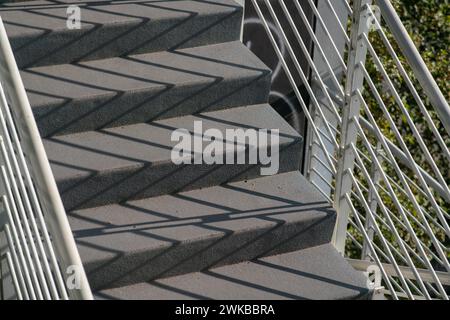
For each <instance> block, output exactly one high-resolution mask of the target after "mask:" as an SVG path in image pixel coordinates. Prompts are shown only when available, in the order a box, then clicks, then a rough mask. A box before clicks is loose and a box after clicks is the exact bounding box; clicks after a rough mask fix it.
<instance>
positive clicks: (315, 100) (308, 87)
mask: <svg viewBox="0 0 450 320" xmlns="http://www.w3.org/2000/svg"><path fill="white" fill-rule="evenodd" d="M280 1H281V0H280ZM264 2H265V4H266V6H267V8H268V9H269V13H270V15H271V17H272V18H273V20H274V22H275V24H276V25H277V27H278V29H279V30H278V31H279V32H280V35H281V37H282V38H283V40H284V43H285V45H286V48H287V49H288V52H289V55H290V56H291V59H292V61H293V62H294V65H295V68H296V70H297V72H298V74H299V75H300V78H301V79H302V82H303V85H304V86H305V88H306V90H307V91H308V94H309V98H310V99H311V100H312V102H313V104H314V105H315V107H316V110H317V112H318V113H319V115H320V117H321V119H322V121H323V122H324V125H325V128H326V129H327V131H328V133H329V135H330V137H333V133H332V131H331V128H330V126H329V125H328V121H326V118H325V115H324V114H323V111H322V109H321V108H320V106H319V102H318V101H317V98H316V96H315V94H314V92H313V90H312V89H311V86H310V85H309V82H308V79H307V77H306V75H305V73H304V72H303V70H302V67H301V65H300V63H299V62H298V59H297V57H296V55H295V53H294V50H293V49H292V46H291V43H290V42H289V40H288V38H287V36H286V34H285V33H284V30H283V27H282V26H281V23H280V21H279V20H278V17H277V15H276V13H275V11H274V10H273V7H272V5H271V4H270V1H269V0H264ZM333 144H334V145H335V147H336V148H337V147H338V144H337V141H336V140H334V141H333Z"/></svg>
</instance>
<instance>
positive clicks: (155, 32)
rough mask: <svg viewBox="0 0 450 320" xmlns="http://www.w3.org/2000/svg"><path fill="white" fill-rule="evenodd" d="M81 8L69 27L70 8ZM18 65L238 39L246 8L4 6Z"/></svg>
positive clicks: (99, 1)
mask: <svg viewBox="0 0 450 320" xmlns="http://www.w3.org/2000/svg"><path fill="white" fill-rule="evenodd" d="M71 4H75V5H78V6H79V7H80V9H81V11H80V13H81V25H80V27H81V28H80V29H69V28H68V24H67V21H68V16H69V14H67V7H68V6H69V5H71ZM0 15H1V17H2V19H3V21H4V23H5V26H6V30H7V32H8V35H9V38H10V41H11V44H12V47H13V50H14V53H15V56H16V60H17V62H18V65H19V66H20V67H31V66H38V65H50V64H58V63H59V64H62V63H70V62H75V61H83V60H94V59H103V58H108V57H117V56H124V55H130V54H137V53H144V52H155V51H163V50H167V49H174V48H186V47H194V46H199V45H207V44H212V43H220V42H226V41H233V40H238V39H239V35H240V28H241V21H242V8H241V7H240V6H239V5H238V4H237V3H235V2H234V1H232V0H214V1H184V0H179V1H164V0H134V1H109V0H95V1H93V0H88V1H77V0H63V1H57V2H55V1H28V2H22V3H10V4H3V5H2V6H1V7H0Z"/></svg>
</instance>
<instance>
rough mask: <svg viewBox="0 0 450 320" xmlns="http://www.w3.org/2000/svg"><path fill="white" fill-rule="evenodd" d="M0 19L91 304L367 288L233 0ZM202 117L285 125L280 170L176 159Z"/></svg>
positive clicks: (217, 122)
mask: <svg viewBox="0 0 450 320" xmlns="http://www.w3.org/2000/svg"><path fill="white" fill-rule="evenodd" d="M68 4H78V5H79V6H80V7H81V18H82V24H81V29H80V30H69V29H67V27H66V21H67V14H66V8H67V5H68ZM0 15H1V17H2V19H3V21H4V22H5V25H6V28H7V31H8V34H9V37H10V41H11V44H12V47H13V50H14V52H15V56H16V59H17V62H18V64H19V66H20V68H21V74H22V77H23V81H24V83H25V87H26V89H27V92H28V94H29V99H30V102H31V105H32V108H33V111H34V114H35V118H36V121H37V123H38V127H39V130H40V132H41V134H42V137H43V139H44V144H45V147H46V150H47V153H48V157H49V159H50V162H51V165H52V168H53V173H54V176H55V179H56V181H57V184H58V187H59V189H60V192H61V197H62V199H63V202H64V205H65V207H66V210H67V212H68V215H69V220H70V223H71V226H72V229H73V233H74V236H75V238H76V241H77V243H78V248H79V252H80V255H81V258H82V260H83V263H84V266H85V269H86V272H87V274H88V277H89V280H90V283H91V286H92V289H93V290H94V291H95V293H96V296H97V297H98V298H101V299H105V298H106V299H178V298H181V299H191V298H194V299H202V298H214V299H228V298H230V299H266V298H268V299H286V298H288V299H290V298H294V299H303V298H305V299H352V298H367V297H368V295H369V291H368V290H367V289H366V288H365V282H366V280H365V277H364V276H363V275H362V274H360V273H358V272H356V271H354V270H353V269H352V268H351V267H350V265H348V263H347V262H346V261H345V260H344V259H343V258H342V257H341V256H340V255H339V254H338V253H337V252H336V250H335V249H334V248H333V247H332V246H331V245H330V240H331V236H332V232H333V228H334V224H335V220H336V213H335V211H334V210H333V209H332V208H331V207H330V206H329V205H328V203H327V201H326V200H325V199H324V198H323V197H322V196H321V195H320V194H319V193H318V192H317V191H316V190H315V189H314V187H313V186H312V185H311V184H310V183H309V182H308V181H307V180H306V179H305V178H304V177H303V176H302V175H301V174H300V173H299V171H298V169H299V168H298V167H299V162H300V157H301V154H302V148H301V146H302V138H301V137H300V136H299V135H298V134H297V132H296V131H295V130H293V129H292V128H291V127H290V126H289V125H288V124H287V123H286V122H285V121H284V120H283V118H282V117H280V116H279V115H278V114H277V113H276V112H275V111H274V110H273V109H272V107H271V106H270V105H268V104H267V99H268V92H269V89H270V80H271V79H270V70H269V69H268V68H267V67H266V66H265V65H264V64H263V63H262V62H261V61H259V59H258V58H257V57H256V56H255V55H253V53H251V52H250V51H249V50H248V49H247V48H246V47H245V46H244V45H243V44H241V43H240V42H239V36H240V30H241V23H242V15H243V10H242V8H241V7H240V6H238V5H237V4H236V3H235V2H233V1H231V0H214V1H184V0H179V1H161V0H160V1H155V0H139V1H117V2H110V1H82V2H81V1H74V0H72V1H31V2H25V3H15V4H10V5H3V6H2V7H1V9H0ZM196 120H202V122H203V127H204V129H207V128H217V129H218V130H220V131H221V132H225V130H226V129H235V128H242V129H247V128H255V129H259V128H261V129H264V128H268V129H279V130H280V139H279V142H278V146H277V147H279V149H280V162H279V163H280V164H279V169H280V170H279V173H278V174H277V175H274V176H264V177H263V176H261V174H260V167H261V166H259V165H237V164H235V165H219V164H215V165H207V164H198V165H175V164H174V163H173V162H172V161H171V158H170V154H171V150H172V148H173V146H174V145H175V142H172V141H171V139H170V137H171V133H172V132H173V131H174V130H175V129H177V128H186V129H188V130H192V128H193V124H194V121H196ZM271 143H275V142H273V141H272V142H271ZM252 147H254V148H259V146H258V145H247V148H252ZM266 147H270V146H266Z"/></svg>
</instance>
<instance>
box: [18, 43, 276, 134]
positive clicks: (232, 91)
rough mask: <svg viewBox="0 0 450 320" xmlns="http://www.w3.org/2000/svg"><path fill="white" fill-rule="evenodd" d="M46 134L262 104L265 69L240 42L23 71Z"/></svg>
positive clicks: (267, 79)
mask: <svg viewBox="0 0 450 320" xmlns="http://www.w3.org/2000/svg"><path fill="white" fill-rule="evenodd" d="M21 74H22V78H23V81H24V83H25V87H26V88H27V91H28V96H29V99H30V103H31V105H32V107H33V112H34V114H35V117H36V120H37V124H38V127H39V129H40V132H41V134H42V135H43V136H50V135H55V134H63V133H73V132H81V131H87V130H96V129H100V128H104V127H115V126H119V125H124V124H133V123H141V122H148V121H153V120H157V119H163V118H169V117H176V116H182V115H187V114H194V113H198V112H206V111H213V110H218V109H223V108H229V107H233V106H243V105H250V104H258V103H265V102H267V100H268V92H269V88H270V70H269V69H267V67H266V66H265V65H264V64H263V63H261V61H259V59H258V58H257V57H256V56H255V55H253V53H251V52H250V51H249V50H248V49H247V48H246V47H245V46H244V45H242V44H241V43H240V42H229V43H225V44H217V45H211V46H206V47H197V48H190V49H185V50H179V51H171V52H159V53H151V54H142V55H135V56H128V57H122V58H111V59H105V60H96V61H91V62H82V63H77V64H63V65H55V66H46V67H37V68H31V69H26V70H24V71H22V73H21Z"/></svg>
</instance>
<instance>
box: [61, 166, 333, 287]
mask: <svg viewBox="0 0 450 320" xmlns="http://www.w3.org/2000/svg"><path fill="white" fill-rule="evenodd" d="M69 221H70V224H71V227H72V230H73V232H74V236H75V239H76V241H77V244H78V249H79V252H80V255H81V258H82V260H83V264H84V266H85V269H86V272H87V274H88V277H89V281H90V284H91V286H92V288H94V289H98V288H107V287H117V286H123V285H127V284H132V283H137V282H143V281H149V280H153V279H158V278H162V277H168V276H172V275H177V274H184V273H189V272H195V271H201V270H206V269H209V268H212V267H214V266H221V265H227V264H231V263H236V262H240V261H245V260H250V259H254V258H257V257H261V256H268V255H274V254H278V253H284V252H289V251H293V250H298V249H303V248H307V247H311V246H316V245H320V244H324V243H328V242H329V241H330V239H331V235H332V232H333V227H334V222H335V212H334V210H332V208H331V207H330V206H329V204H328V203H327V201H326V200H325V199H324V198H323V197H322V196H321V195H320V194H319V193H318V192H317V191H315V190H314V188H313V187H312V186H311V184H310V183H309V182H307V181H306V179H305V178H304V177H303V176H302V175H301V174H300V173H299V172H289V173H284V174H279V175H275V176H270V177H264V178H258V179H253V180H248V181H241V182H234V183H229V184H225V185H222V186H216V187H211V188H206V189H201V190H193V191H189V192H183V193H179V194H174V195H164V196H159V197H154V198H147V199H142V200H138V201H129V202H126V203H123V204H121V205H119V204H116V205H109V206H104V207H97V208H91V209H86V210H79V211H76V212H72V213H70V215H69Z"/></svg>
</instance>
